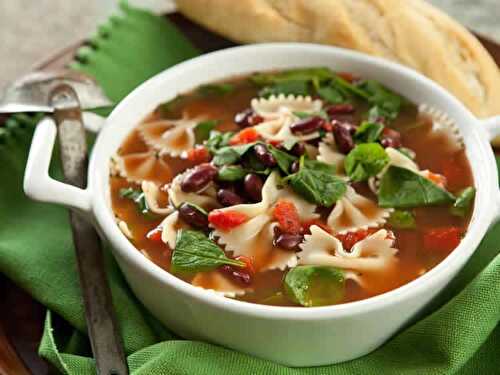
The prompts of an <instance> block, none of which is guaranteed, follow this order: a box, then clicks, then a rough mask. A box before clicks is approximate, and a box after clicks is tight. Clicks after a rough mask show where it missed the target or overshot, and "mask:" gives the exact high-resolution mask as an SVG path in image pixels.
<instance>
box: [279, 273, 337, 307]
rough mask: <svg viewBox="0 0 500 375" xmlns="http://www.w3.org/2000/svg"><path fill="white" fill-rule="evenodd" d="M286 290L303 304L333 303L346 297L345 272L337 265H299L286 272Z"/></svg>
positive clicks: (294, 300) (297, 301)
mask: <svg viewBox="0 0 500 375" xmlns="http://www.w3.org/2000/svg"><path fill="white" fill-rule="evenodd" d="M284 290H285V293H286V295H287V296H288V297H289V298H290V299H291V300H292V301H293V302H296V303H298V304H300V305H302V306H306V307H312V306H325V305H332V304H335V303H338V302H340V301H342V299H343V298H344V295H345V274H344V271H342V270H340V269H338V268H335V267H327V266H298V267H295V268H292V269H291V270H290V271H288V273H287V274H286V276H285V280H284Z"/></svg>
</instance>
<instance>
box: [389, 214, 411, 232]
mask: <svg viewBox="0 0 500 375" xmlns="http://www.w3.org/2000/svg"><path fill="white" fill-rule="evenodd" d="M387 222H388V224H389V225H390V226H391V227H393V228H396V229H415V228H416V227H417V222H416V220H415V216H413V214H412V213H411V212H410V211H405V210H394V212H393V213H391V216H390V217H389V220H388V221H387Z"/></svg>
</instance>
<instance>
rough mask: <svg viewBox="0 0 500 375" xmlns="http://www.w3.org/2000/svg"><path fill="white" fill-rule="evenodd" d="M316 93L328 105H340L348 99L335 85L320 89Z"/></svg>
mask: <svg viewBox="0 0 500 375" xmlns="http://www.w3.org/2000/svg"><path fill="white" fill-rule="evenodd" d="M316 92H317V93H318V95H319V97H320V98H321V99H323V100H324V101H326V102H327V103H332V104H339V103H344V102H345V101H346V98H345V96H344V95H343V94H342V92H341V90H339V89H338V88H337V87H335V86H333V85H329V86H322V87H319V88H318V89H317V90H316Z"/></svg>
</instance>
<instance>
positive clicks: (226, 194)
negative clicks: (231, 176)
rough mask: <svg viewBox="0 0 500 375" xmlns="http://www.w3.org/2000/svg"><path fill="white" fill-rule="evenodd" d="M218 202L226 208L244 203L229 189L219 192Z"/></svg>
mask: <svg viewBox="0 0 500 375" xmlns="http://www.w3.org/2000/svg"><path fill="white" fill-rule="evenodd" d="M217 200H218V201H219V203H220V204H222V205H223V206H224V207H229V206H235V205H237V204H242V203H244V200H243V198H242V197H240V196H239V195H238V194H236V193H235V192H234V191H231V190H229V189H220V190H219V191H218V192H217Z"/></svg>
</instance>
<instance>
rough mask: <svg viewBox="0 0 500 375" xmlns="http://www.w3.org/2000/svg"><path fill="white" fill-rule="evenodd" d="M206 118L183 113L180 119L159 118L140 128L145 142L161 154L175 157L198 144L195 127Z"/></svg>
mask: <svg viewBox="0 0 500 375" xmlns="http://www.w3.org/2000/svg"><path fill="white" fill-rule="evenodd" d="M204 120H205V118H202V117H194V118H189V117H188V116H187V115H185V114H184V115H183V117H182V119H180V120H157V121H151V122H146V123H144V124H142V125H141V126H140V128H139V132H140V134H141V136H142V138H143V140H144V142H145V143H146V144H147V145H149V146H150V147H152V148H154V149H155V150H158V151H159V153H160V155H165V154H167V155H170V156H173V157H176V156H179V155H181V154H182V153H183V152H185V151H188V150H191V149H192V148H193V147H194V146H195V144H196V137H195V134H194V128H195V127H196V125H197V124H199V123H200V122H202V121H204Z"/></svg>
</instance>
